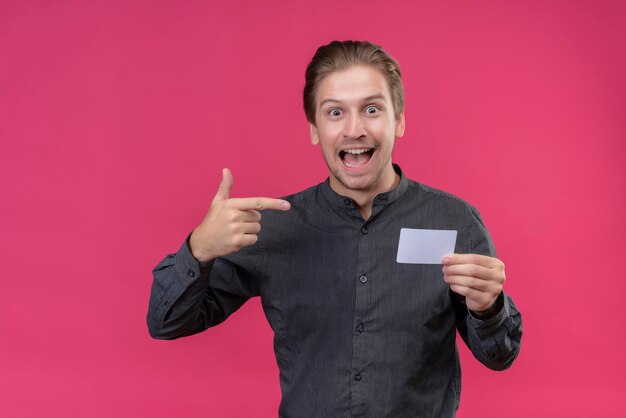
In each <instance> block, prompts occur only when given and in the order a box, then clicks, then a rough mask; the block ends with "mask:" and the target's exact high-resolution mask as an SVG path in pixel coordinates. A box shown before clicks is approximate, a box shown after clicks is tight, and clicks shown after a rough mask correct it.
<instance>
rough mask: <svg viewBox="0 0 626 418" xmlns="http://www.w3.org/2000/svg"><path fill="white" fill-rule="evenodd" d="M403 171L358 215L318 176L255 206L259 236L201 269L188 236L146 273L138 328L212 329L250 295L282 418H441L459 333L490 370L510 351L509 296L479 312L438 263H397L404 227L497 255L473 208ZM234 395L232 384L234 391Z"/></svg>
mask: <svg viewBox="0 0 626 418" xmlns="http://www.w3.org/2000/svg"><path fill="white" fill-rule="evenodd" d="M394 168H395V169H396V171H397V172H398V173H399V174H400V175H401V180H400V183H399V185H398V186H397V188H396V189H395V190H393V191H391V192H389V193H384V194H381V195H378V196H377V197H376V198H375V199H374V203H373V207H372V215H371V217H370V218H369V219H368V220H367V221H365V220H364V219H363V218H362V216H361V214H360V212H359V211H358V209H357V207H356V205H355V203H354V201H352V200H351V199H349V198H346V197H345V196H340V195H338V194H336V193H335V192H334V191H333V190H332V189H331V188H330V186H329V182H328V181H326V182H325V183H322V184H319V185H317V186H314V187H311V188H309V189H307V190H305V191H303V192H301V193H297V194H294V195H292V196H288V197H286V200H288V201H289V202H290V203H291V209H290V210H289V211H286V212H281V211H267V212H264V213H263V219H262V221H261V223H262V229H261V232H260V234H259V240H258V242H257V243H256V244H255V245H253V246H250V247H246V248H244V249H242V250H241V251H239V252H238V253H235V254H232V255H230V256H228V257H224V258H219V259H217V260H215V261H214V262H211V263H208V264H207V265H203V266H201V265H199V263H198V262H197V261H196V260H195V259H194V258H193V256H192V255H191V253H190V250H189V248H188V245H187V243H184V244H183V246H182V247H181V249H180V250H179V251H178V253H176V254H171V255H168V256H167V257H166V258H165V259H164V260H163V261H162V262H161V263H160V264H159V265H158V266H157V267H156V268H155V269H154V272H153V273H154V283H153V286H152V293H151V297H150V306H149V312H148V327H149V330H150V333H151V335H152V336H153V337H155V338H163V339H173V338H178V337H182V336H185V335H190V334H194V333H197V332H200V331H203V330H205V329H207V328H208V327H211V326H214V325H217V324H219V323H221V322H222V321H224V320H225V319H226V318H227V317H228V316H229V315H230V314H232V313H233V312H234V311H236V310H237V309H238V308H239V307H240V306H241V305H242V304H243V303H244V302H245V301H246V300H247V299H249V298H250V297H253V296H260V297H261V302H262V305H263V309H264V312H265V315H266V317H267V320H268V321H269V324H270V326H271V327H272V330H273V331H274V348H275V353H276V359H277V363H278V367H279V369H280V386H281V390H282V395H283V398H282V401H281V404H280V409H279V415H280V416H285V417H351V416H362V417H375V418H379V417H429V418H431V417H452V416H454V415H455V412H456V410H457V408H458V406H459V399H460V389H461V374H460V365H459V359H458V353H457V347H456V342H455V335H456V330H458V332H459V333H460V335H461V337H462V338H463V340H464V341H465V342H466V343H467V345H468V346H469V348H470V349H471V351H472V353H473V354H474V356H475V357H476V358H477V359H478V360H479V361H481V362H482V363H483V364H485V365H486V366H487V367H489V368H492V369H495V370H501V369H505V368H507V367H508V366H509V365H510V364H511V363H512V361H513V360H514V359H515V357H516V356H517V353H518V351H519V345H520V340H521V335H522V329H521V317H520V314H519V312H518V311H517V309H516V308H515V305H514V304H513V302H512V300H511V299H510V297H509V296H508V295H504V294H502V295H501V296H500V297H499V301H498V303H499V306H500V309H499V311H496V312H495V313H494V314H493V315H492V316H491V317H489V318H488V319H484V318H483V319H478V318H476V317H474V316H473V315H472V314H471V313H470V312H469V311H468V310H467V308H466V306H465V304H464V298H463V297H461V296H459V295H457V294H455V293H452V292H451V291H450V289H449V287H448V285H447V284H446V283H445V282H444V280H443V273H442V270H441V268H442V266H441V265H426V264H400V263H397V262H396V254H397V251H398V242H399V236H400V229H401V228H420V229H447V230H450V229H455V230H457V231H458V235H457V242H456V248H455V252H457V253H477V254H484V255H489V256H495V250H494V247H493V244H492V241H491V238H490V237H489V234H488V232H487V230H486V229H485V227H484V225H483V222H482V220H481V218H480V215H479V213H478V211H477V210H476V209H474V208H473V207H472V206H470V205H469V204H467V203H466V202H464V201H462V200H461V199H459V198H456V197H454V196H452V195H450V194H447V193H444V192H441V191H439V190H435V189H433V188H430V187H427V186H424V185H422V184H419V183H416V182H414V181H411V180H409V179H407V178H406V177H405V176H404V175H402V173H401V171H400V169H399V168H398V167H397V166H395V167H394ZM233 389H234V388H233Z"/></svg>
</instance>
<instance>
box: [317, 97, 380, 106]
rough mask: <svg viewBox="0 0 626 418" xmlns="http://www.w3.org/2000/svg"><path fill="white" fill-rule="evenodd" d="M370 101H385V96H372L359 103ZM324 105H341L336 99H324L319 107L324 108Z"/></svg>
mask: <svg viewBox="0 0 626 418" xmlns="http://www.w3.org/2000/svg"><path fill="white" fill-rule="evenodd" d="M372 100H385V96H383V95H382V94H373V95H371V96H367V97H365V98H363V99H362V100H361V101H363V102H370V101H372ZM326 103H341V101H340V100H337V99H326V100H324V101H322V102H321V103H320V107H322V106H324V105H325V104H326Z"/></svg>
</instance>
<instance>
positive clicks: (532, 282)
mask: <svg viewBox="0 0 626 418" xmlns="http://www.w3.org/2000/svg"><path fill="white" fill-rule="evenodd" d="M127 3H133V5H128V4H127ZM211 3H213V4H211ZM237 3H239V4H237ZM335 38H339V39H346V38H357V39H369V40H373V41H375V42H377V43H380V44H382V45H383V46H384V47H385V48H386V49H387V50H388V51H389V52H390V53H391V54H392V55H394V56H395V57H396V58H397V59H398V60H399V62H400V63H401V65H402V68H403V72H404V77H405V85H406V89H407V112H406V119H407V133H406V135H405V138H403V139H402V140H401V141H399V142H398V144H397V148H396V153H395V159H396V161H397V162H399V163H400V165H401V166H402V167H403V169H404V170H405V172H406V173H407V174H408V175H409V176H410V177H412V178H414V179H416V180H418V181H421V182H424V183H426V184H430V185H432V186H435V187H438V188H442V189H445V190H448V191H450V192H452V193H455V194H457V195H459V196H461V197H463V198H465V199H467V200H469V201H470V202H471V203H473V204H474V205H476V206H477V207H478V208H479V209H480V210H481V212H482V214H483V216H484V218H485V220H486V223H487V226H488V227H489V229H490V230H491V232H492V234H493V236H494V239H495V242H496V245H497V247H498V250H499V256H500V257H501V258H502V259H503V260H504V261H505V263H506V264H507V276H508V281H507V284H506V289H507V290H508V291H509V293H511V294H512V295H513V296H514V297H515V300H516V302H517V304H518V306H519V307H520V308H521V310H522V312H523V315H524V321H525V324H524V325H525V337H524V341H523V349H522V353H521V355H520V357H519V359H518V361H517V363H516V364H515V365H514V366H513V368H512V369H510V370H509V371H507V372H504V373H496V372H491V371H488V370H486V369H484V368H483V367H482V366H480V365H479V364H478V363H477V362H476V361H474V360H473V359H472V358H471V357H470V356H469V355H468V353H467V350H464V351H463V353H462V354H463V359H462V360H463V365H464V381H463V383H464V391H463V398H462V403H461V410H460V412H459V417H462V418H469V417H481V418H482V417H500V416H504V413H503V411H504V410H507V411H508V413H507V414H506V416H508V417H617V416H623V411H621V409H622V405H623V401H622V396H623V393H624V391H625V390H624V389H625V384H624V383H623V382H624V375H625V374H626V365H625V362H624V357H623V353H624V344H625V343H626V333H625V331H624V325H623V317H624V314H625V313H626V312H625V307H624V302H623V301H624V291H625V290H626V286H625V285H624V283H625V281H626V276H625V274H624V269H623V266H622V264H623V260H624V251H625V250H626V241H625V238H624V235H625V233H626V224H625V216H624V213H625V209H626V204H625V203H626V195H625V191H626V173H625V170H624V163H625V156H626V152H625V151H626V145H625V142H624V140H625V139H626V135H625V134H626V115H625V113H624V110H625V109H626V51H625V47H624V40H625V39H626V7H624V3H623V2H620V1H600V2H594V1H591V0H589V1H516V2H512V1H511V2H502V1H491V2H489V1H475V2H474V1H472V2H452V1H444V2H409V1H406V2H400V1H398V2H395V1H384V2H370V1H364V0H360V1H341V2H339V1H317V2H314V1H291V2H288V1H270V2H252V1H249V2H241V1H240V2H234V1H233V2H228V1H222V2H209V1H193V2H192V1H187V2H175V1H158V2H156V1H144V2H126V1H55V2H48V1H17V0H15V1H11V0H9V1H7V0H5V1H3V2H2V3H1V4H0V144H1V148H0V187H1V193H2V194H1V196H2V203H1V204H0V215H2V216H0V254H1V260H2V268H3V274H2V277H3V279H2V284H1V287H0V289H1V291H0V415H1V416H7V417H9V416H10V417H42V416H47V417H57V416H58V417H61V416H80V417H113V416H115V417H138V416H153V417H171V416H214V417H250V416H258V417H270V416H275V415H276V410H277V405H278V402H279V395H280V394H279V389H278V375H277V369H276V365H275V361H274V358H273V352H272V345H271V334H270V329H269V327H268V325H267V324H266V322H265V319H264V318H263V316H262V312H261V309H260V306H259V303H258V301H252V302H251V303H248V304H247V305H246V306H245V307H244V308H243V309H242V310H241V311H240V312H238V313H237V314H236V315H234V316H233V317H232V318H231V319H230V320H229V321H228V322H227V323H226V324H223V325H222V326H219V327H217V328H215V329H212V330H209V331H207V332H205V333H203V334H200V335H197V336H194V337H190V338H187V339H182V340H179V341H175V342H163V341H155V340H152V339H150V337H149V336H148V332H147V329H146V326H145V313H146V308H147V303H148V293H149V288H150V283H151V280H152V279H151V273H150V271H151V269H152V267H153V266H154V265H155V264H156V263H157V262H158V261H159V260H160V259H161V257H162V256H164V255H165V254H166V253H167V252H172V251H175V250H176V249H177V248H178V246H179V245H180V243H181V242H182V241H183V239H184V238H185V236H186V234H187V233H188V232H189V231H190V230H191V229H192V228H193V227H194V226H195V225H196V224H197V223H198V222H199V221H200V220H201V219H202V216H203V214H204V211H205V210H206V208H207V206H208V203H209V202H210V200H211V198H212V196H213V194H214V192H215V190H216V187H217V185H218V183H219V180H220V169H221V168H222V167H224V166H228V167H230V168H231V169H232V171H233V173H234V177H235V189H234V194H235V195H237V196H249V195H258V194H262V195H269V196H279V195H283V194H287V193H291V192H295V191H298V190H301V189H303V188H305V187H307V186H309V185H312V184H314V183H317V182H319V181H322V180H323V179H324V178H325V176H326V167H325V165H324V163H323V161H322V158H321V154H320V152H319V150H318V149H316V148H314V147H312V146H311V145H310V144H309V142H308V128H307V125H306V122H305V118H304V115H303V113H302V110H301V102H300V96H301V89H302V85H303V73H304V68H305V66H306V64H307V62H308V60H309V58H310V57H311V56H312V54H313V52H314V51H315V48H316V47H317V46H318V45H320V44H322V43H326V42H328V41H330V40H332V39H335Z"/></svg>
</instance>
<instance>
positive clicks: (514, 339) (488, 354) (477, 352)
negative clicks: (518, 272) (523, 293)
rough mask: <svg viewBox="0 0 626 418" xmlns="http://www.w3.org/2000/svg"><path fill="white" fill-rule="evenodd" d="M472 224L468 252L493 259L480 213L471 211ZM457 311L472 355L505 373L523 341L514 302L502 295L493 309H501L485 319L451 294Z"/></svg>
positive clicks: (458, 327) (518, 313) (474, 210)
mask: <svg viewBox="0 0 626 418" xmlns="http://www.w3.org/2000/svg"><path fill="white" fill-rule="evenodd" d="M471 212H472V218H473V219H472V224H471V225H470V226H469V228H468V230H467V231H466V233H467V236H466V238H467V240H468V241H467V252H469V253H473V254H482V255H487V256H491V257H495V256H496V252H495V247H494V245H493V241H492V240H491V237H490V235H489V232H487V229H486V228H485V226H484V224H483V221H482V219H481V217H480V213H479V212H478V211H477V210H476V209H474V208H471ZM452 297H453V301H455V302H456V303H455V305H456V311H457V329H458V331H459V334H460V335H461V338H463V341H465V343H466V344H467V346H468V347H469V349H470V350H471V352H472V354H473V355H474V357H476V359H478V360H479V361H480V362H481V363H482V364H484V365H485V366H487V367H489V368H490V369H492V370H504V369H507V368H509V367H510V366H511V364H513V361H514V360H515V358H516V357H517V355H518V353H519V350H520V344H521V340H522V316H521V314H520V312H519V311H518V309H517V307H516V306H515V304H514V303H513V299H512V298H511V297H510V296H509V295H507V294H506V293H505V292H502V293H501V294H500V296H498V300H497V302H496V306H498V307H499V308H500V309H498V310H496V311H495V312H492V313H490V315H489V316H487V317H482V318H478V317H477V316H474V315H472V313H471V312H470V311H469V310H468V309H467V306H466V305H465V298H464V297H463V296H461V295H458V294H456V293H453V292H452Z"/></svg>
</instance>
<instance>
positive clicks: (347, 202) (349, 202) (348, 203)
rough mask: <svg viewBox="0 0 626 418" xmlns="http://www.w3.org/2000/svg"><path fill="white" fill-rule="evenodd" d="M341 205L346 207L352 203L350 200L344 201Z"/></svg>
mask: <svg viewBox="0 0 626 418" xmlns="http://www.w3.org/2000/svg"><path fill="white" fill-rule="evenodd" d="M343 203H345V204H346V205H351V204H352V201H351V200H350V199H345V200H344V201H343Z"/></svg>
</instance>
